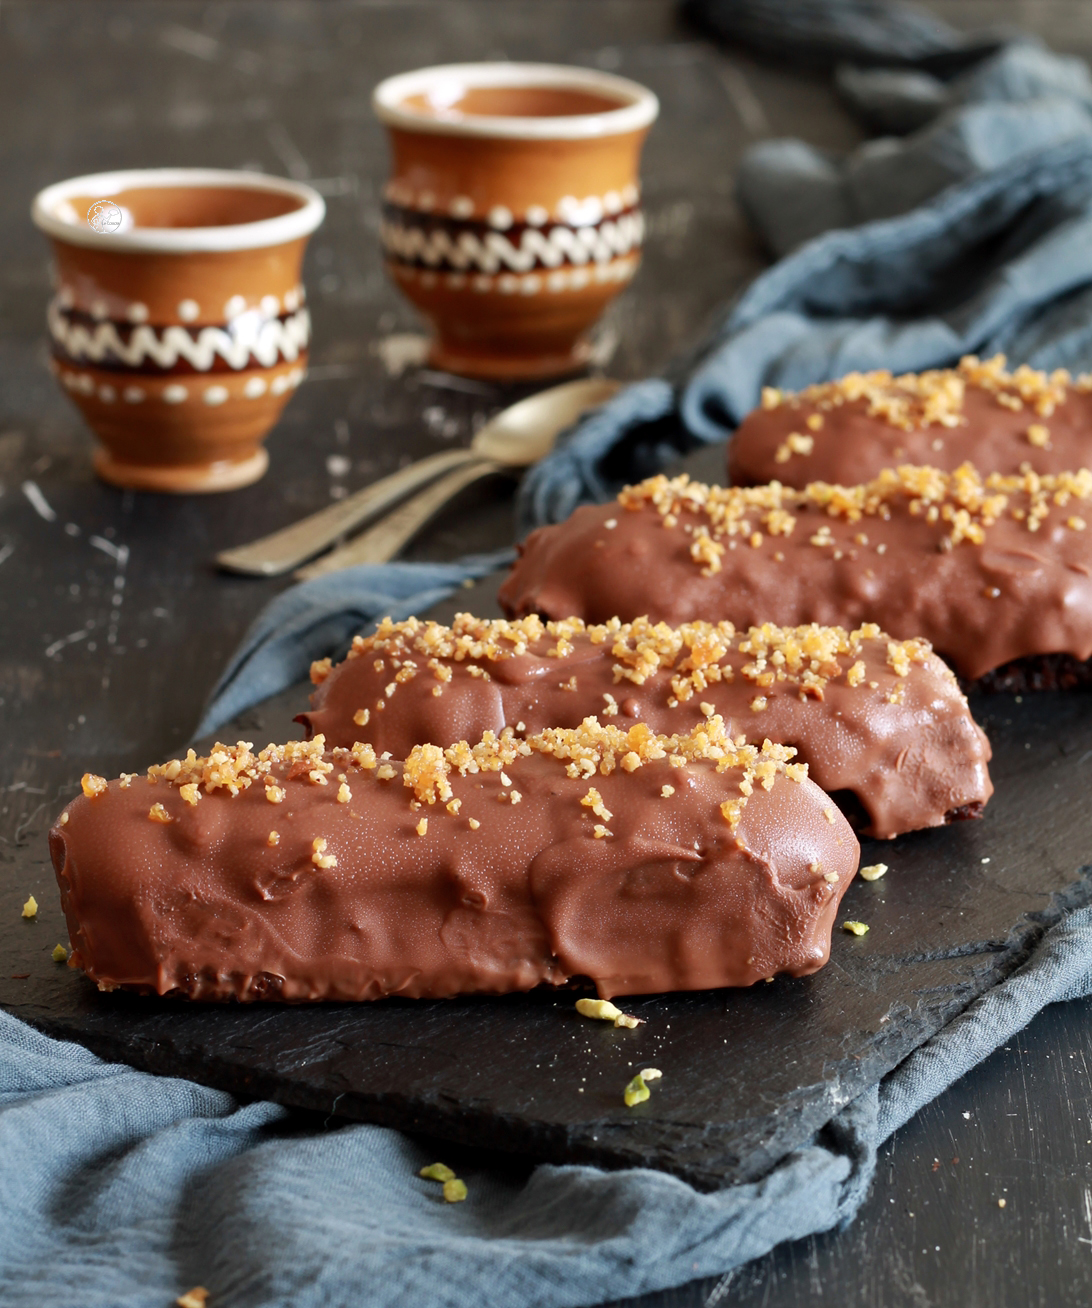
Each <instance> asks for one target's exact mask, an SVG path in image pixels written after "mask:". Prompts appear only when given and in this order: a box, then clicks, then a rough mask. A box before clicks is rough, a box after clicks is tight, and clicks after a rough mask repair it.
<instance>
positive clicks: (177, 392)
mask: <svg viewBox="0 0 1092 1308" xmlns="http://www.w3.org/2000/svg"><path fill="white" fill-rule="evenodd" d="M189 395H190V393H189V391H188V390H186V388H185V386H178V385H175V384H172V385H170V386H165V387H164V388H163V398H164V400H165V401H166V402H167V403H168V404H182V403H184V401H186V400H188V399H189Z"/></svg>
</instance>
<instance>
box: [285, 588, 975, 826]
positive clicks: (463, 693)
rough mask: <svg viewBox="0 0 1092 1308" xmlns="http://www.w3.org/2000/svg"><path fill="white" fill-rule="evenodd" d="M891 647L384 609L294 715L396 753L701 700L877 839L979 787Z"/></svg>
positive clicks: (951, 812)
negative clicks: (854, 804)
mask: <svg viewBox="0 0 1092 1308" xmlns="http://www.w3.org/2000/svg"><path fill="white" fill-rule="evenodd" d="M793 646H795V647H797V648H798V649H799V650H800V651H802V652H804V651H806V653H803V656H802V657H799V656H798V662H797V665H796V667H795V668H794V667H793V666H792V665H791V663H787V662H786V660H785V656H784V652H783V650H784V649H785V648H789V649H790V655H791V649H792V647H793ZM901 649H902V647H901V646H899V650H901ZM779 650H780V651H782V652H781V653H780V659H781V661H780V663H778V662H776V661H774V662H771V661H770V656H771V655H772V656H773V658H774V659H775V660H776V658H777V657H778V651H779ZM899 650H896V652H895V659H896V661H898V660H899V659H900V658H901V655H900V654H899ZM904 653H905V654H906V665H905V666H906V667H908V669H909V672H908V674H905V675H902V676H900V675H899V673H898V672H896V670H895V667H894V666H893V662H892V654H891V650H890V642H889V639H888V637H887V636H885V635H882V634H875V635H872V634H870V633H867V632H865V633H861V632H854V633H846V632H844V631H835V632H832V631H830V630H826V631H812V630H810V629H804V630H799V631H792V632H784V631H779V630H775V629H770V628H767V629H765V630H764V631H756V632H752V633H750V634H749V635H748V634H745V633H737V632H735V631H734V630H733V629H732V627H731V624H724V625H723V626H721V627H719V628H718V627H712V626H710V625H709V624H708V623H699V624H694V625H692V626H690V627H687V628H684V629H682V630H680V631H678V632H675V631H664V630H663V629H662V628H652V627H651V626H650V625H649V624H647V623H641V622H638V623H636V624H626V625H625V626H623V627H621V628H619V627H617V626H616V625H615V626H613V627H610V628H608V627H595V628H590V629H585V628H584V625H583V623H580V622H578V621H577V622H564V623H551V624H549V626H548V627H544V626H543V625H542V624H541V623H538V622H536V621H525V622H523V623H519V624H516V623H506V622H493V623H491V622H486V621H482V620H480V619H476V618H472V617H471V616H470V615H468V614H460V615H459V616H458V617H457V618H456V622H455V627H454V629H452V628H447V627H441V626H439V625H438V624H436V623H422V622H420V621H418V620H417V619H410V620H409V621H408V622H403V623H397V624H395V623H392V622H390V621H389V620H388V621H386V622H384V623H382V624H381V626H380V628H379V630H378V631H377V632H376V634H375V635H373V636H369V637H366V638H362V637H358V638H357V639H356V640H355V641H354V642H353V648H352V650H351V651H350V654H349V657H348V658H347V659H346V660H345V661H344V662H342V663H340V664H338V665H337V666H336V667H334V668H333V669H329V667H328V664H327V663H323V664H317V665H316V666H315V669H314V670H313V676H314V677H315V680H316V681H318V682H319V685H318V689H317V690H316V692H315V694H314V695H313V696H312V700H311V709H310V711H309V712H307V713H303V714H301V715H300V717H299V718H298V719H297V720H298V721H301V722H303V723H304V724H305V725H306V727H307V730H308V734H309V735H313V734H315V733H321V734H322V735H323V736H324V737H325V739H326V741H327V743H328V744H329V745H331V746H338V745H340V746H346V747H348V746H350V745H352V744H353V742H354V741H357V740H366V741H369V742H370V743H371V744H372V745H373V746H374V747H375V749H376V750H378V751H383V750H388V751H390V752H391V753H392V754H393V755H394V756H395V757H396V758H398V757H403V756H404V755H405V754H407V753H408V752H409V751H410V749H412V747H413V745H414V744H416V743H418V742H420V741H431V742H432V743H433V744H436V745H449V744H451V743H453V742H454V741H456V740H460V739H473V738H476V737H477V736H480V735H481V734H482V733H483V732H484V731H488V730H491V731H495V732H500V731H501V730H502V728H503V727H505V726H512V727H516V729H517V732H526V733H535V732H538V731H541V730H542V729H543V728H544V727H546V726H548V725H558V726H562V727H575V726H577V725H578V724H579V723H580V722H582V721H583V719H584V718H585V717H587V716H589V715H591V714H599V715H602V716H603V717H604V720H609V721H613V722H614V723H616V724H618V725H627V726H628V725H629V723H630V722H632V721H633V720H635V719H636V720H640V721H641V722H644V723H647V724H648V725H649V726H650V727H651V728H652V729H653V730H654V731H657V732H672V731H690V730H692V729H693V728H694V727H695V726H697V725H698V724H700V723H702V722H704V721H705V718H706V716H707V713H708V710H709V708H710V706H712V709H713V711H715V712H716V713H719V714H720V715H722V716H723V718H724V719H725V722H726V723H727V726H728V731H729V734H730V735H732V736H733V737H737V738H738V737H739V736H740V735H742V736H743V737H744V738H745V739H746V740H747V741H748V742H750V743H755V744H761V743H762V741H763V740H764V739H766V738H770V739H772V740H776V741H778V742H779V743H781V744H785V745H793V746H795V747H796V748H797V750H798V751H799V757H800V758H801V759H802V760H803V761H804V762H806V763H807V764H808V765H809V768H810V775H811V777H812V778H813V780H815V781H816V782H817V783H818V784H819V785H820V786H822V787H823V789H824V790H827V791H830V792H837V791H851V792H852V793H853V794H854V795H856V797H857V798H858V800H859V801H860V803H861V805H862V806H863V808H864V810H865V813H866V814H867V818H866V825H865V827H864V829H865V831H866V832H867V833H868V834H870V835H873V836H879V837H893V836H896V835H899V834H900V833H901V832H904V831H911V830H914V829H915V828H918V827H929V826H940V825H942V824H944V823H945V822H946V821H950V820H952V818H953V817H954V816H972V815H973V816H977V814H978V813H979V812H980V811H981V809H982V806H983V805H984V804H985V803H986V801H987V800H988V799H989V797H990V795H991V794H992V792H993V786H992V784H991V782H990V779H989V773H988V771H987V767H986V765H987V762H988V760H989V757H990V746H989V742H988V741H987V739H986V737H985V735H984V733H983V732H982V731H981V730H980V729H979V727H978V726H977V725H976V724H975V722H974V720H973V719H972V717H971V715H970V712H969V710H968V708H967V702H966V700H965V699H964V697H963V694H962V692H961V691H960V689H959V687H958V685H957V684H956V681H955V678H954V677H953V675H952V673H951V671H950V670H949V669H948V668H947V666H946V665H945V664H944V663H943V662H942V661H941V660H940V659H939V658H937V656H936V655H935V654H933V653H932V652H931V651H930V650H929V649H928V647H927V646H926V645H924V644H923V643H921V642H915V643H914V644H913V645H912V647H911V648H910V650H909V652H908V653H907V652H905V651H904ZM813 657H816V658H817V662H816V663H814V664H813V663H812V658H813ZM646 658H647V659H649V660H650V662H649V663H645V662H644V660H645V659H646ZM900 666H902V665H901V664H900ZM696 668H697V669H701V671H700V672H699V673H698V675H697V677H696V678H695V677H694V676H693V672H694V670H695V669H696ZM813 668H817V669H820V672H819V674H818V675H817V674H816V672H815V671H812V669H813ZM851 669H855V670H854V671H853V673H852V680H853V681H854V682H855V683H856V684H850V682H849V681H847V674H848V673H850V670H851ZM483 673H484V674H485V675H482V674H483ZM407 674H408V675H407ZM397 677H401V678H403V680H400V681H399V680H396V678H397ZM728 678H731V679H730V680H729V679H728ZM900 685H901V686H902V687H903V689H902V692H901V693H900V692H899V690H898V687H899V686H900ZM760 700H761V705H760V706H759V707H753V706H755V705H756V704H758V703H759V701H760ZM380 706H382V707H380ZM361 710H366V719H367V720H366V722H362V721H361V720H360V719H361V718H363V717H364V716H365V714H363V713H362V712H361Z"/></svg>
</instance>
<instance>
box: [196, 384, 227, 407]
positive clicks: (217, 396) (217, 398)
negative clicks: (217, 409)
mask: <svg viewBox="0 0 1092 1308" xmlns="http://www.w3.org/2000/svg"><path fill="white" fill-rule="evenodd" d="M227 397H228V389H227V387H226V386H208V387H206V389H205V393H204V395H202V397H201V398H202V399H203V400H204V401H205V403H206V404H210V405H217V404H223V403H224V401H225V400H226V399H227Z"/></svg>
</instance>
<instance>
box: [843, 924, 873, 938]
mask: <svg viewBox="0 0 1092 1308" xmlns="http://www.w3.org/2000/svg"><path fill="white" fill-rule="evenodd" d="M842 930H843V931H848V932H849V934H850V935H852V936H866V935H868V924H867V923H865V922H843V923H842Z"/></svg>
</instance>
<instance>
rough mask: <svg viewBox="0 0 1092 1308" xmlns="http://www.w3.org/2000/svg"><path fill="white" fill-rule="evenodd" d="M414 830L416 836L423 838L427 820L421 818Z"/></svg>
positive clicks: (426, 829) (426, 828)
mask: <svg viewBox="0 0 1092 1308" xmlns="http://www.w3.org/2000/svg"><path fill="white" fill-rule="evenodd" d="M416 830H417V834H418V835H419V836H423V835H424V834H425V833H426V832H427V831H428V818H427V817H423V818H422V819H421V821H420V822H418V823H417V828H416Z"/></svg>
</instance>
